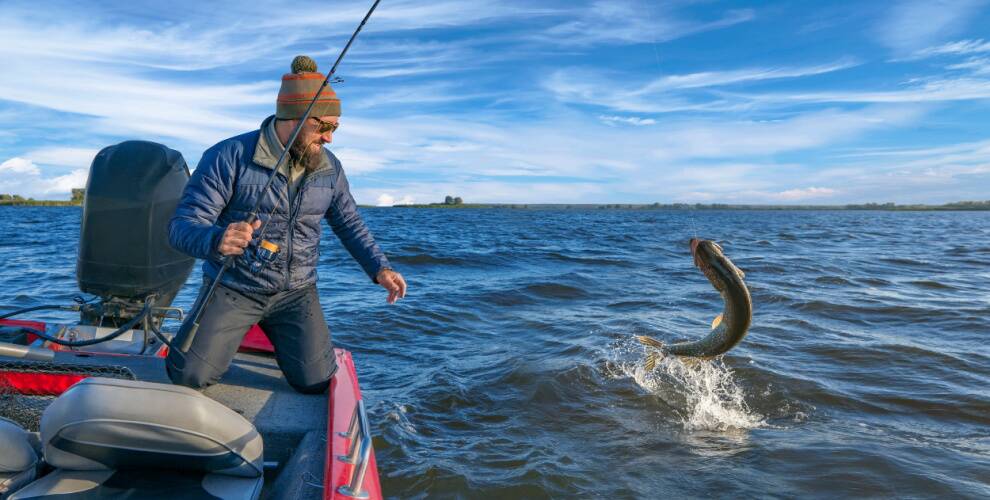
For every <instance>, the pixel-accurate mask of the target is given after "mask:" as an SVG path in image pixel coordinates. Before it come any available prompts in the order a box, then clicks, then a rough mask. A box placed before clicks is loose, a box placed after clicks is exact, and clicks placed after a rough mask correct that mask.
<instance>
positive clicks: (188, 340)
mask: <svg viewBox="0 0 990 500" xmlns="http://www.w3.org/2000/svg"><path fill="white" fill-rule="evenodd" d="M379 2H381V0H375V3H374V4H372V5H371V9H369V10H368V13H367V14H365V15H364V19H362V20H361V24H359V25H358V27H357V29H356V30H354V34H352V35H351V39H350V40H348V41H347V45H344V50H341V51H340V55H339V56H337V61H336V62H334V63H333V67H332V68H330V72H329V73H327V77H326V78H324V79H323V84H322V85H320V88H319V89H317V90H316V94H315V95H314V96H313V100H311V101H309V106H308V107H307V108H306V112H305V113H303V116H302V118H300V119H299V123H298V124H296V127H295V128H294V129H293V130H292V135H291V136H290V137H289V141H288V143H286V145H285V147H284V148H283V149H282V154H280V155H279V156H278V161H276V162H275V168H273V169H272V173H271V174H269V175H268V182H266V183H265V187H264V188H262V189H261V193H260V194H259V195H258V199H257V200H256V201H255V202H254V208H252V209H251V213H250V214H249V215H248V218H247V220H245V221H244V222H247V223H248V224H254V221H256V220H258V211H259V210H260V209H261V201H262V200H263V199H264V197H265V195H266V194H267V193H268V190H269V189H271V187H272V182H273V181H274V180H275V175H276V174H278V169H279V168H281V166H282V163H283V162H284V161H285V157H286V155H287V154H288V153H289V150H290V149H292V145H293V144H294V143H295V142H296V138H297V137H299V132H300V131H301V130H302V127H303V124H304V123H306V120H308V119H309V114H310V113H311V112H312V111H313V107H314V106H316V101H317V100H318V99H319V98H320V93H321V92H323V89H325V88H326V87H327V85H329V84H330V79H331V78H332V77H333V74H334V73H335V72H336V71H337V65H338V64H340V61H341V59H343V58H344V55H345V54H347V49H349V48H351V43H353V42H354V39H355V38H357V36H358V33H360V32H361V28H364V25H365V23H367V22H368V18H370V17H371V13H372V12H374V11H375V8H376V7H378V4H379ZM269 220H271V217H269ZM266 225H267V222H266ZM259 246H260V247H261V248H263V249H264V250H265V251H268V252H273V251H276V252H277V251H278V246H277V245H275V244H274V243H271V242H269V241H267V240H263V241H261V242H260V243H259ZM233 262H234V256H233V255H227V256H225V257H224V258H223V265H222V266H220V270H219V271H217V276H216V277H215V278H213V283H211V284H210V289H209V290H208V291H207V292H206V296H205V297H204V298H203V301H202V303H201V304H200V305H199V309H197V310H196V313H195V314H194V315H193V317H192V323H191V325H190V327H189V331H188V332H187V334H186V337H185V338H184V339H182V344H181V345H179V350H180V351H181V352H182V353H186V352H189V347H191V346H192V342H193V339H194V338H196V333H197V331H198V330H199V320H200V317H201V316H202V314H203V310H204V309H206V305H207V304H208V303H209V302H210V299H212V298H213V294H214V293H215V292H216V289H217V285H218V284H219V283H220V278H221V277H223V274H224V272H225V271H226V270H227V268H228V267H230V265H231V264H232V263H233Z"/></svg>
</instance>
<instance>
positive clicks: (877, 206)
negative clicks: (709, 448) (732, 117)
mask: <svg viewBox="0 0 990 500" xmlns="http://www.w3.org/2000/svg"><path fill="white" fill-rule="evenodd" d="M395 208H505V209H518V210H527V209H530V210H616V209H620V210H884V211H910V210H990V200H987V201H957V202H954V203H946V204H944V205H918V204H914V205H898V204H896V203H863V204H851V205H732V204H727V203H650V204H634V203H605V204H597V203H583V204H581V203H569V204H562V203H527V204H518V203H459V204H453V205H452V204H447V203H430V204H417V205H395Z"/></svg>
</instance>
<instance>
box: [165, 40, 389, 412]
mask: <svg viewBox="0 0 990 500" xmlns="http://www.w3.org/2000/svg"><path fill="white" fill-rule="evenodd" d="M323 80H324V75H323V74H321V73H319V72H318V71H317V68H316V63H315V62H313V60H312V59H310V58H309V57H306V56H298V57H296V58H295V59H294V60H293V61H292V72H291V73H289V74H286V75H284V76H283V77H282V86H281V88H280V89H279V93H278V99H277V100H276V105H275V109H276V112H275V115H274V116H269V117H268V118H266V119H265V121H264V122H262V123H261V128H260V129H259V130H254V131H252V132H248V133H246V134H242V135H239V136H236V137H232V138H230V139H227V140H224V141H221V142H220V143H218V144H216V145H215V146H213V147H211V148H210V149H208V150H206V152H204V153H203V157H202V159H201V160H200V162H199V166H197V167H196V171H195V172H194V173H193V175H192V177H191V178H190V179H189V183H188V184H187V185H186V188H185V191H184V192H183V194H182V199H181V201H180V202H179V205H178V207H177V208H176V211H175V215H174V216H173V218H172V220H171V222H170V224H169V242H170V243H171V244H172V246H173V247H174V248H176V249H177V250H179V251H181V252H183V253H186V254H188V255H191V256H193V257H196V258H200V259H203V276H204V282H205V283H204V284H203V287H202V288H201V289H200V293H199V298H198V299H197V300H196V304H195V305H194V306H193V310H194V311H195V310H196V308H199V307H202V308H204V309H203V312H202V315H201V317H200V327H199V330H198V332H199V333H198V334H197V335H196V337H195V338H194V339H193V343H192V345H191V346H190V348H189V351H188V352H186V353H185V354H182V353H179V352H177V351H175V350H173V351H171V352H169V355H168V358H167V360H166V367H167V369H168V374H169V377H170V378H171V379H172V381H173V382H174V383H176V384H182V385H186V386H189V387H194V388H202V387H205V386H207V385H210V384H213V383H216V382H217V381H219V379H220V377H221V376H222V375H223V373H224V372H226V371H227V369H228V368H229V366H230V362H231V361H232V360H233V358H234V355H235V354H236V351H237V348H238V346H239V345H240V342H241V339H242V338H243V336H244V334H245V333H246V332H247V330H248V329H249V328H250V327H251V325H254V324H255V323H257V324H258V325H259V326H261V328H262V330H264V332H265V333H266V334H267V335H268V338H269V340H271V342H272V345H274V347H275V357H276V360H277V362H278V366H279V368H280V369H281V370H282V373H283V374H284V375H285V379H286V381H287V382H288V383H289V385H291V386H292V387H293V388H294V389H296V390H297V391H299V392H303V393H321V392H323V391H325V390H326V388H327V386H328V385H329V383H330V379H331V378H332V377H333V374H334V373H335V372H336V369H337V366H336V360H335V357H334V355H333V349H332V347H331V341H330V331H329V328H328V327H327V323H326V320H325V319H324V316H323V310H322V308H321V307H320V300H319V296H318V294H317V291H316V266H317V264H318V261H319V255H320V252H319V243H320V234H321V232H322V230H321V227H320V219H324V218H325V219H326V220H327V222H329V224H330V227H331V229H333V232H334V234H336V235H337V237H338V238H339V239H340V241H341V242H342V243H343V245H344V247H345V248H346V249H347V250H348V252H350V254H351V256H352V257H353V258H354V259H355V260H356V261H357V262H358V263H359V264H360V265H361V267H362V268H363V269H364V272H365V273H367V274H368V277H369V278H371V280H372V281H373V282H375V283H377V284H379V285H381V286H382V287H383V288H385V289H386V290H387V291H388V297H387V301H388V303H390V304H392V303H394V302H395V301H396V299H398V298H401V297H404V296H405V293H406V282H405V280H404V279H403V278H402V276H401V275H400V274H399V273H397V272H395V271H393V270H392V269H391V267H390V266H389V263H388V259H386V258H385V255H384V254H383V253H382V251H381V250H380V249H379V248H378V245H377V244H375V240H374V238H373V237H372V236H371V233H370V232H369V231H368V229H367V228H366V227H365V224H364V221H362V220H361V217H360V215H359V214H358V212H357V205H356V204H355V203H354V198H353V197H352V196H351V192H350V187H349V185H348V182H347V177H345V176H344V171H343V169H342V168H341V165H340V161H339V160H337V157H336V156H334V155H333V153H331V152H330V151H328V150H326V149H324V148H323V145H324V144H329V143H330V142H331V140H332V139H333V133H334V131H335V130H337V127H338V126H339V119H340V100H339V99H338V98H337V95H336V94H335V93H334V91H333V89H332V88H330V86H329V85H328V86H326V87H324V88H323V91H322V92H320V95H319V97H317V99H316V104H315V105H314V107H313V110H312V113H311V114H310V117H309V118H307V119H306V121H305V122H304V123H303V126H302V129H301V131H300V133H299V136H298V137H297V138H296V140H295V142H294V143H293V144H292V146H291V147H290V148H289V155H288V158H287V159H286V161H283V165H282V167H280V169H279V172H278V173H276V174H275V178H274V180H273V182H272V185H271V188H270V189H269V190H268V191H263V188H264V186H265V183H266V181H267V180H268V177H269V176H270V175H271V173H272V169H274V168H275V164H276V163H277V162H278V158H279V155H281V154H282V151H283V149H284V147H285V143H286V142H288V140H289V138H290V137H291V135H292V132H293V130H294V129H295V127H296V126H297V125H298V124H299V120H300V119H302V118H303V117H304V115H305V114H306V109H307V107H308V106H309V104H310V102H311V101H312V100H313V98H314V97H316V93H317V91H318V90H319V89H320V86H321V85H322V83H323ZM259 198H260V199H261V200H262V203H261V207H260V210H259V217H261V218H263V219H267V220H266V221H265V222H267V227H266V228H265V234H264V235H263V237H264V239H265V240H268V241H270V242H272V243H274V244H275V245H277V248H278V251H277V253H276V254H275V256H274V259H273V260H271V261H270V262H268V261H266V262H264V263H262V262H261V261H260V260H259V259H258V257H257V256H256V253H257V250H258V249H257V245H258V244H259V243H258V241H257V240H258V236H259V235H257V234H255V233H256V232H260V231H258V230H259V228H260V227H261V224H262V220H257V221H255V223H254V224H248V223H246V222H244V221H245V220H247V218H248V215H249V214H250V213H251V209H252V208H253V207H254V204H255V203H256V201H257V200H258V199H259ZM268 214H270V216H269V215H268ZM226 256H234V263H233V264H232V265H231V266H230V267H229V268H228V269H227V271H226V272H225V273H224V275H223V278H222V280H221V282H220V283H219V285H218V286H217V290H216V292H215V294H214V295H213V297H212V299H211V300H210V301H209V302H208V303H206V304H204V303H203V300H204V296H205V295H206V291H207V289H208V287H209V283H210V282H212V281H213V279H214V278H215V277H216V276H217V274H218V272H219V270H220V268H221V267H222V266H223V259H224V257H226ZM252 256H253V257H252ZM252 263H254V264H255V266H254V269H253V270H252V265H251V264H252ZM259 264H262V265H260V266H259ZM193 316H194V315H193V314H190V315H189V316H188V317H189V318H192V317H193ZM190 326H191V319H187V320H186V322H185V323H184V324H183V325H182V327H181V328H180V330H179V333H178V335H177V336H176V338H175V340H174V342H175V343H176V344H175V345H181V343H182V341H183V340H184V338H185V337H186V335H188V332H189V329H190Z"/></svg>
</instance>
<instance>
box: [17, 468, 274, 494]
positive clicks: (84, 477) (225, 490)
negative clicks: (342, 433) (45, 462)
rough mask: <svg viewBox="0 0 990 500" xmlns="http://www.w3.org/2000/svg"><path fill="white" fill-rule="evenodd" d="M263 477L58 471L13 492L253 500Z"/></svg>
mask: <svg viewBox="0 0 990 500" xmlns="http://www.w3.org/2000/svg"><path fill="white" fill-rule="evenodd" d="M263 480H264V478H263V477H261V476H258V477H237V476H228V475H226V474H209V473H202V472H188V471H186V472H184V471H167V470H154V471H152V470H136V469H135V470H118V471H113V470H102V471H67V470H62V469H59V470H55V471H54V472H52V473H51V474H48V475H46V476H44V477H42V478H41V479H38V480H37V481H35V482H33V483H31V484H29V485H27V486H26V487H24V488H23V489H21V490H20V491H18V492H16V493H14V495H13V496H11V497H10V500H25V499H34V500H40V499H59V498H72V499H74V500H85V499H101V500H102V499H107V498H118V499H136V498H140V499H149V500H154V499H161V500H176V499H180V498H181V499H183V500H186V499H190V500H197V499H217V498H220V499H224V500H254V499H256V498H258V496H259V495H260V494H261V486H262V482H263Z"/></svg>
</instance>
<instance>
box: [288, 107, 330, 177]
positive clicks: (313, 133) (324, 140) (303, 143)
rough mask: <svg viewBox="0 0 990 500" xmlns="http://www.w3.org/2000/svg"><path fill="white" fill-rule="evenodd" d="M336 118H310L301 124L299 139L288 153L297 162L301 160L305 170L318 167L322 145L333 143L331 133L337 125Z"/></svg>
mask: <svg viewBox="0 0 990 500" xmlns="http://www.w3.org/2000/svg"><path fill="white" fill-rule="evenodd" d="M339 120H340V117H338V116H320V117H316V116H311V117H309V118H308V119H307V120H306V122H305V123H303V126H302V130H300V131H299V137H298V138H297V139H296V142H295V143H294V144H293V145H292V149H291V150H290V153H291V154H292V157H293V158H295V159H296V160H297V161H299V160H302V162H303V163H304V164H305V165H306V169H307V170H310V171H312V170H313V169H315V168H316V167H318V166H319V163H320V154H322V153H321V151H320V150H321V149H322V148H323V145H324V144H330V143H331V142H333V132H334V130H335V129H336V128H337V125H338V124H339Z"/></svg>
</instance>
